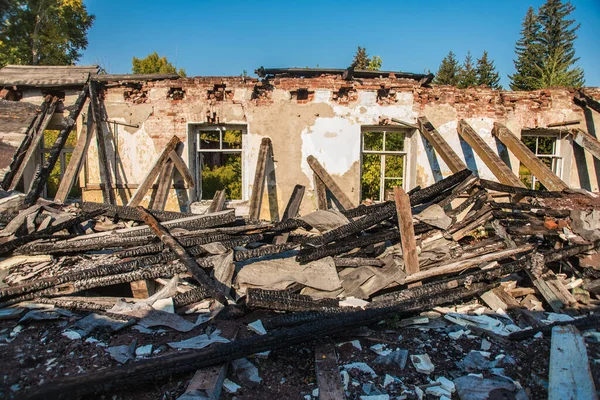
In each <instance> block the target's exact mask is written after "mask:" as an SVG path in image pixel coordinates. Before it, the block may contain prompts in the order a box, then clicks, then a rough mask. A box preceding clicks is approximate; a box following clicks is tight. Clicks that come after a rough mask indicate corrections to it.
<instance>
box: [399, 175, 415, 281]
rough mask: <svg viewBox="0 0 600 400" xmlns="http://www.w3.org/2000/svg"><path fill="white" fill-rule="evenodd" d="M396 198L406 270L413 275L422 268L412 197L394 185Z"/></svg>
mask: <svg viewBox="0 0 600 400" xmlns="http://www.w3.org/2000/svg"><path fill="white" fill-rule="evenodd" d="M394 200H395V201H396V214H397V215H398V230H399V231H400V241H401V242H402V258H403V259H404V272H406V273H407V274H408V275H412V274H415V273H417V272H419V271H420V269H419V256H418V254H417V243H416V241H415V227H414V225H413V218H412V212H411V209H410V197H409V196H408V195H407V194H406V192H405V191H404V190H403V189H402V188H401V187H400V186H394Z"/></svg>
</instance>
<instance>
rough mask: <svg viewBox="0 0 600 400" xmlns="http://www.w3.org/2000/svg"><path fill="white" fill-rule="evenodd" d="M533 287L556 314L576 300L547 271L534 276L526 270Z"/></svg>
mask: <svg viewBox="0 0 600 400" xmlns="http://www.w3.org/2000/svg"><path fill="white" fill-rule="evenodd" d="M526 272H527V275H529V278H530V279H531V281H532V282H533V285H534V286H535V287H536V288H537V290H538V291H539V292H540V294H541V295H542V297H543V298H544V299H545V300H546V302H547V303H548V304H550V307H551V308H552V310H553V311H554V312H556V313H560V312H562V310H563V308H565V307H566V306H570V305H574V304H576V303H577V300H576V299H575V298H574V297H573V295H571V293H569V291H568V290H567V289H565V287H564V286H563V284H562V283H561V282H560V281H559V280H558V278H557V277H556V275H555V274H554V272H553V271H551V270H548V271H546V272H545V273H543V274H542V275H539V276H536V275H535V274H534V273H533V272H532V271H529V270H526Z"/></svg>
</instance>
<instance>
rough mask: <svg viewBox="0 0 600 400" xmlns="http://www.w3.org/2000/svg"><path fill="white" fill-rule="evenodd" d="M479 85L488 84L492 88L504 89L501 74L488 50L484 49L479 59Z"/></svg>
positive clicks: (477, 69)
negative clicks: (497, 70)
mask: <svg viewBox="0 0 600 400" xmlns="http://www.w3.org/2000/svg"><path fill="white" fill-rule="evenodd" d="M476 71H477V85H486V86H487V87H490V88H492V89H502V86H501V85H500V74H498V72H496V67H495V66H494V61H492V60H490V59H488V52H487V51H486V50H484V51H483V55H482V56H481V58H479V59H477V68H476Z"/></svg>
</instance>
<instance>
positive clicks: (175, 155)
mask: <svg viewBox="0 0 600 400" xmlns="http://www.w3.org/2000/svg"><path fill="white" fill-rule="evenodd" d="M179 148H181V149H182V148H183V144H180V145H179V146H178V149H175V150H172V151H171V152H170V153H169V159H170V160H171V161H172V162H173V165H174V166H175V169H177V172H179V174H180V175H181V177H182V178H183V181H184V182H185V184H186V185H187V186H188V187H190V188H193V187H194V185H195V183H194V176H193V175H192V173H191V172H190V169H189V168H188V166H187V165H185V161H183V158H181V156H180V155H179V154H180V151H179Z"/></svg>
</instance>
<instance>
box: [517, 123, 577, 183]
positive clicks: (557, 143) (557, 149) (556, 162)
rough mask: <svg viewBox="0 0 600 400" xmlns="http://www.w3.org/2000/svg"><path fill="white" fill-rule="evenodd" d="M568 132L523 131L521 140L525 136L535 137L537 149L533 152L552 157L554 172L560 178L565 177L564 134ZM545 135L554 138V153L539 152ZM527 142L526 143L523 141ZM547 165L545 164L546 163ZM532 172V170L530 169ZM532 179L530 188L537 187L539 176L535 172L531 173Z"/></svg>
mask: <svg viewBox="0 0 600 400" xmlns="http://www.w3.org/2000/svg"><path fill="white" fill-rule="evenodd" d="M565 135H566V134H563V133H561V132H548V131H542V132H536V131H535V130H532V131H522V132H521V141H523V138H526V137H527V138H532V137H533V138H535V151H534V152H533V153H534V154H535V156H536V157H537V158H550V159H551V160H552V168H551V170H552V172H553V173H554V174H556V176H558V177H559V178H561V179H562V177H563V170H564V161H565V156H564V154H563V153H564V151H563V143H562V142H563V141H564V140H563V139H564V136H565ZM544 137H549V138H553V139H554V149H553V152H552V154H540V153H539V152H538V148H539V139H540V138H544ZM523 144H525V143H523ZM544 165H545V164H544ZM530 172H531V171H530ZM531 176H532V179H531V187H530V188H529V189H532V190H533V189H535V185H536V183H537V182H538V181H539V180H538V179H537V177H536V176H535V175H533V173H532V174H531Z"/></svg>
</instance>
